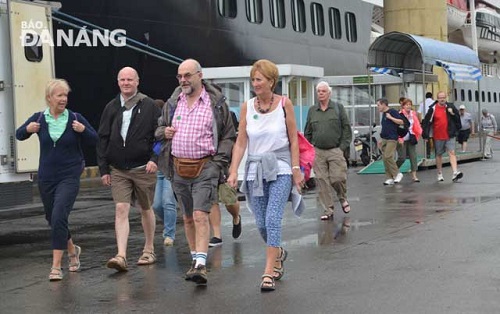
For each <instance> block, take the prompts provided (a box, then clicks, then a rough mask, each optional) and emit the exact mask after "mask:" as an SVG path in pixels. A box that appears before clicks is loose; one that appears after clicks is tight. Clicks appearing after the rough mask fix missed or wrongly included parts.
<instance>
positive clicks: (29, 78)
mask: <svg viewBox="0 0 500 314" xmlns="http://www.w3.org/2000/svg"><path fill="white" fill-rule="evenodd" d="M7 3H8V4H9V8H8V9H9V10H8V11H9V31H10V46H11V47H10V51H11V71H12V90H13V102H14V103H13V107H14V123H15V128H16V129H17V128H18V127H19V126H21V125H22V124H23V123H24V122H25V121H26V119H28V118H29V117H30V116H31V115H33V114H34V113H35V112H39V111H41V110H44V109H45V108H46V103H45V85H46V84H47V82H48V80H49V79H51V78H52V77H54V64H53V60H54V57H53V48H52V46H53V44H51V40H50V39H51V38H52V37H51V35H50V34H52V31H51V30H52V22H51V9H50V7H47V6H43V5H38V4H33V3H31V2H30V3H26V2H16V1H8V2H7ZM14 148H15V156H16V163H15V164H16V172H18V173H22V172H36V171H37V169H38V158H39V155H40V148H39V144H38V138H37V136H31V137H30V138H29V139H28V140H25V141H22V142H21V141H15V144H14Z"/></svg>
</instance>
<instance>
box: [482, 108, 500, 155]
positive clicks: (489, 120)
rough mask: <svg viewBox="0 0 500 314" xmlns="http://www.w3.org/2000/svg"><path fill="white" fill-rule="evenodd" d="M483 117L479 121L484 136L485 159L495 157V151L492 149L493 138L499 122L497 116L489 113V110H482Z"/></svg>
mask: <svg viewBox="0 0 500 314" xmlns="http://www.w3.org/2000/svg"><path fill="white" fill-rule="evenodd" d="M482 113H483V115H482V116H481V120H480V121H479V127H480V130H479V131H480V132H483V135H484V138H485V139H484V146H483V147H484V158H491V157H493V150H492V149H491V136H493V135H495V132H496V131H497V120H495V116H493V115H492V114H491V113H488V110H487V109H483V110H482Z"/></svg>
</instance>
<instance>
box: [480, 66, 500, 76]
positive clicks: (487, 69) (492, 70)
mask: <svg viewBox="0 0 500 314" xmlns="http://www.w3.org/2000/svg"><path fill="white" fill-rule="evenodd" d="M498 67H499V66H498V64H497V63H493V64H489V63H481V73H482V74H483V76H489V77H498V78H500V70H499V68H498Z"/></svg>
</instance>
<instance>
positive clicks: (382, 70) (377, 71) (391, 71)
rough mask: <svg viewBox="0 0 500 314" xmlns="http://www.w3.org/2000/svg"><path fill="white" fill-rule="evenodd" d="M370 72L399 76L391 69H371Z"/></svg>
mask: <svg viewBox="0 0 500 314" xmlns="http://www.w3.org/2000/svg"><path fill="white" fill-rule="evenodd" d="M370 71H372V72H375V73H378V74H387V75H394V76H399V74H398V72H397V71H396V70H394V69H391V68H377V67H371V68H370Z"/></svg>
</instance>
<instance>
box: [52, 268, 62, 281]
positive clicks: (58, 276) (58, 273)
mask: <svg viewBox="0 0 500 314" xmlns="http://www.w3.org/2000/svg"><path fill="white" fill-rule="evenodd" d="M62 279H63V272H62V269H61V267H52V268H51V269H50V274H49V281H60V280H62Z"/></svg>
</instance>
